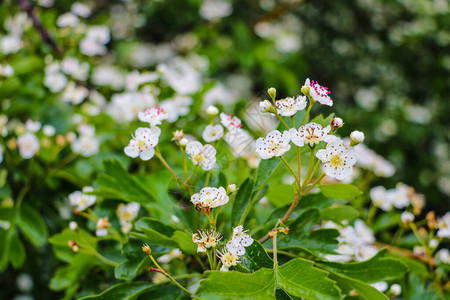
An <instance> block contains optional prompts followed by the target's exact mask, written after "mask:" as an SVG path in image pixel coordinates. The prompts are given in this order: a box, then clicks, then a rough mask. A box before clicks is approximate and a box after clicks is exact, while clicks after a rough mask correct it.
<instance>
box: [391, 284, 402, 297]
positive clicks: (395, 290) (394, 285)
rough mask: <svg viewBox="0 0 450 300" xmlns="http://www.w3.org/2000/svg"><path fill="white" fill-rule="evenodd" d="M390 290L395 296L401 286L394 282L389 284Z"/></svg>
mask: <svg viewBox="0 0 450 300" xmlns="http://www.w3.org/2000/svg"><path fill="white" fill-rule="evenodd" d="M390 292H392V293H393V294H394V295H395V296H398V295H400V294H401V293H402V287H401V286H400V284H398V283H394V284H393V285H391V289H390Z"/></svg>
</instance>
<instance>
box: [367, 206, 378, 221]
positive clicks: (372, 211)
mask: <svg viewBox="0 0 450 300" xmlns="http://www.w3.org/2000/svg"><path fill="white" fill-rule="evenodd" d="M376 213H377V207H376V206H375V205H373V203H372V204H371V205H370V209H369V214H368V216H367V222H366V223H367V225H368V226H370V225H372V222H373V218H374V217H375V214H376Z"/></svg>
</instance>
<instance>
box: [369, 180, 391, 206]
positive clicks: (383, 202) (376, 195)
mask: <svg viewBox="0 0 450 300" xmlns="http://www.w3.org/2000/svg"><path fill="white" fill-rule="evenodd" d="M370 199H371V200H372V202H373V205H375V206H376V207H379V208H381V209H382V210H384V211H390V210H392V202H391V197H389V193H388V192H387V191H386V189H385V188H384V187H382V186H376V187H374V188H372V189H371V190H370Z"/></svg>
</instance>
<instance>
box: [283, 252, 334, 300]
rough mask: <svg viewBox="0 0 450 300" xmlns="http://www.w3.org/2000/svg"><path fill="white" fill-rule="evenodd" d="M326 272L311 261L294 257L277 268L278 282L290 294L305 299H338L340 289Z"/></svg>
mask: <svg viewBox="0 0 450 300" xmlns="http://www.w3.org/2000/svg"><path fill="white" fill-rule="evenodd" d="M327 275H328V273H327V272H325V271H322V270H319V269H317V268H315V267H314V266H313V263H312V262H311V261H308V260H305V259H301V258H295V259H292V260H290V261H289V262H287V263H285V264H284V265H282V266H281V267H279V268H278V276H277V278H278V284H279V286H280V287H281V288H282V289H283V290H285V291H286V292H288V293H289V294H290V295H293V296H297V297H305V298H307V299H330V300H331V299H333V300H334V299H340V298H341V291H340V290H339V288H338V287H337V286H336V283H335V282H333V281H332V280H330V279H329V278H327Z"/></svg>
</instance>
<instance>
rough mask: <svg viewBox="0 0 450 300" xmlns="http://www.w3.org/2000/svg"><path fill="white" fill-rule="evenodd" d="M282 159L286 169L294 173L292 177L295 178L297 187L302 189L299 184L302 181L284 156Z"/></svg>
mask: <svg viewBox="0 0 450 300" xmlns="http://www.w3.org/2000/svg"><path fill="white" fill-rule="evenodd" d="M280 158H281V160H282V161H283V162H284V164H285V165H286V167H287V168H288V169H289V171H290V172H291V173H292V175H293V176H294V178H295V182H296V184H297V187H298V188H299V189H300V184H299V182H300V180H299V179H298V177H297V175H296V174H295V172H294V170H293V169H292V168H291V166H290V165H289V163H288V162H287V160H286V159H285V158H284V157H283V156H280Z"/></svg>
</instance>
